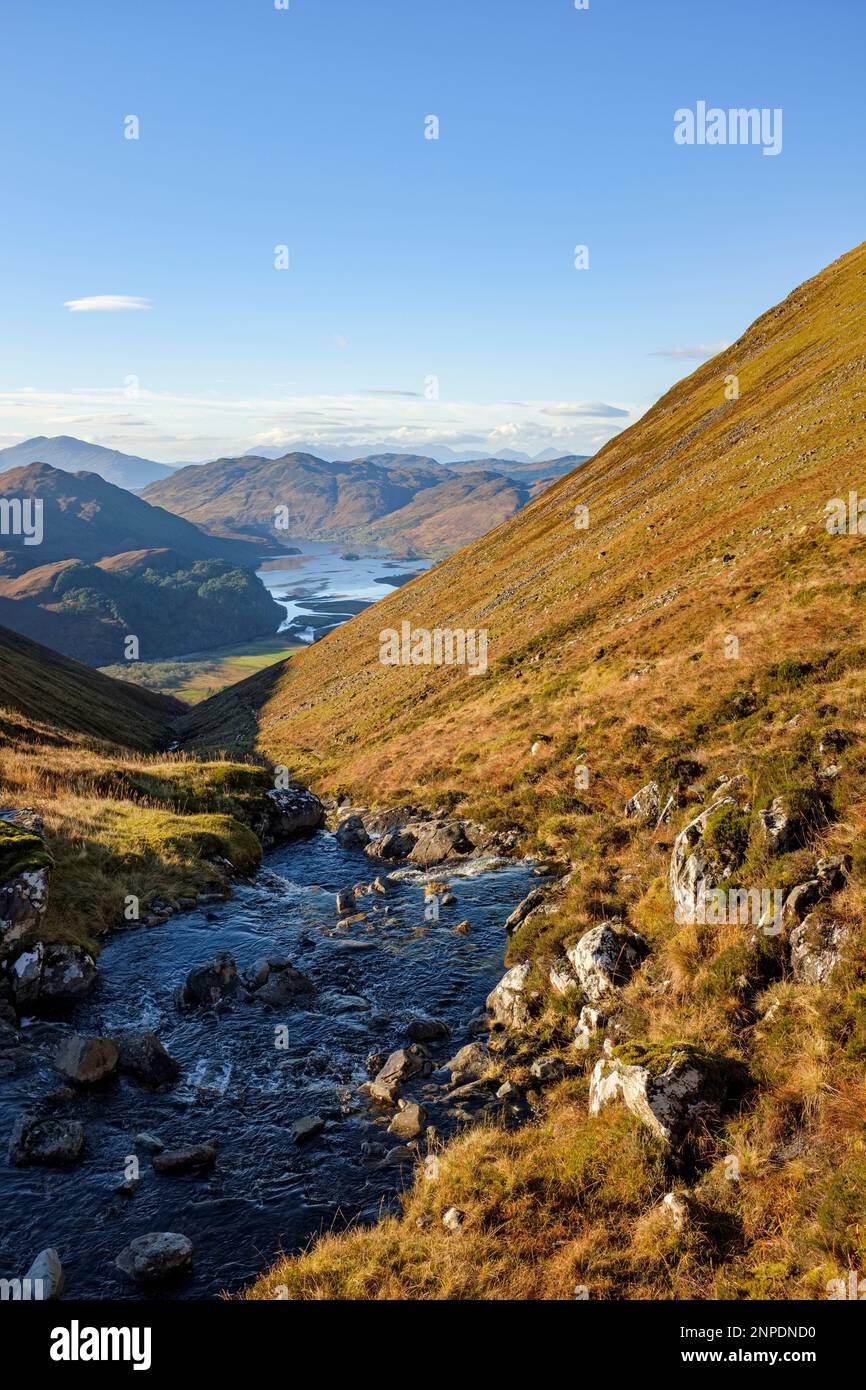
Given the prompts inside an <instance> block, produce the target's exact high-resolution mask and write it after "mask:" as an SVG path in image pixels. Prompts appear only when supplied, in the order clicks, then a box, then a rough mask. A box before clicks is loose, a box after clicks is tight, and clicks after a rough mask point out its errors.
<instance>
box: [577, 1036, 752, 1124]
mask: <svg viewBox="0 0 866 1390" xmlns="http://www.w3.org/2000/svg"><path fill="white" fill-rule="evenodd" d="M606 1046H607V1044H606ZM741 1082H742V1068H741V1067H740V1065H739V1064H737V1063H734V1062H730V1061H729V1060H728V1059H727V1058H717V1057H712V1056H710V1055H709V1054H705V1053H702V1052H701V1051H700V1050H699V1049H697V1048H693V1047H689V1046H686V1045H682V1046H676V1045H674V1046H670V1047H662V1046H658V1047H654V1046H649V1045H648V1046H646V1047H644V1046H641V1045H640V1044H634V1043H632V1044H626V1045H625V1046H624V1047H623V1048H621V1049H617V1050H611V1051H610V1052H609V1053H608V1055H606V1056H604V1057H601V1058H600V1059H599V1061H598V1062H596V1064H595V1067H594V1068H593V1072H592V1077H591V1079H590V1085H589V1110H590V1114H591V1115H598V1114H599V1112H600V1111H601V1110H602V1109H603V1108H604V1107H605V1106H606V1105H609V1104H611V1103H613V1102H617V1103H619V1104H622V1105H625V1106H626V1107H627V1109H629V1110H630V1111H631V1112H632V1114H634V1115H637V1117H638V1119H640V1120H642V1121H643V1123H644V1124H645V1125H646V1126H647V1127H648V1128H649V1129H650V1130H652V1132H653V1134H655V1135H656V1136H657V1137H658V1138H659V1139H662V1140H664V1141H665V1143H668V1144H671V1145H678V1144H680V1143H681V1142H682V1141H683V1140H684V1139H685V1138H686V1137H687V1135H688V1134H689V1132H690V1131H691V1129H692V1128H693V1127H694V1125H695V1124H696V1122H697V1121H698V1120H704V1121H706V1120H710V1119H713V1118H717V1117H718V1114H719V1111H720V1107H721V1105H722V1103H723V1102H724V1100H725V1099H726V1097H727V1093H728V1090H729V1089H730V1090H733V1089H734V1088H735V1087H737V1086H739V1085H740V1084H741Z"/></svg>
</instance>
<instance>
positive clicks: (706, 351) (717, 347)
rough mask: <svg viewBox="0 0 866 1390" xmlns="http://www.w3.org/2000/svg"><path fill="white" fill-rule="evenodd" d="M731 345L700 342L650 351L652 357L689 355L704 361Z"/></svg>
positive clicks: (695, 359) (696, 359)
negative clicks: (693, 344)
mask: <svg viewBox="0 0 866 1390" xmlns="http://www.w3.org/2000/svg"><path fill="white" fill-rule="evenodd" d="M730 346H731V345H730V343H699V344H698V345H697V346H696V347H670V348H657V349H656V351H655V352H651V353H650V357H689V358H692V359H693V360H694V361H698V362H703V361H704V360H705V358H707V357H715V355H716V353H717V352H724V350H725V348H729V347H730Z"/></svg>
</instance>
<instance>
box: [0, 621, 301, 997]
mask: <svg viewBox="0 0 866 1390" xmlns="http://www.w3.org/2000/svg"><path fill="white" fill-rule="evenodd" d="M183 709H184V706H183V705H182V704H181V702H180V701H179V700H175V699H171V698H168V697H166V696H163V695H156V694H153V693H152V692H150V691H148V690H144V689H142V688H141V687H139V686H135V685H129V684H127V683H126V682H125V681H119V680H112V679H111V678H110V677H108V676H106V675H102V674H100V673H99V672H96V671H91V670H89V669H88V668H87V667H86V666H81V665H80V664H79V663H78V662H76V661H70V660H68V659H67V658H66V657H63V656H58V655H57V653H55V652H52V651H48V650H47V649H46V648H45V647H41V646H38V645H37V644H36V643H35V642H30V641H28V640H27V639H26V638H23V637H19V636H18V635H17V634H15V633H13V632H9V631H7V630H6V629H5V628H2V627H0V829H2V831H3V833H2V835H0V839H2V840H3V841H4V845H0V849H3V848H4V846H6V847H8V839H9V833H10V832H9V830H8V829H7V828H6V827H5V822H6V819H7V817H9V816H14V815H16V813H20V812H22V811H24V813H25V814H24V824H25V825H27V826H30V825H31V824H33V823H34V822H35V823H36V825H37V826H38V827H40V829H39V833H40V834H41V833H43V828H44V839H45V848H46V850H47V852H48V855H49V856H50V861H49V862H50V863H51V864H52V866H53V867H52V869H51V882H50V893H49V898H48V910H47V913H46V915H45V917H44V919H43V920H42V921H41V923H39V924H38V935H37V936H35V937H33V939H31V938H30V936H28V937H27V938H26V939H22V940H21V941H18V940H16V941H15V942H14V944H13V945H12V946H11V947H10V946H9V938H8V936H6V935H5V928H6V927H8V922H6V923H5V924H4V934H2V939H0V1002H5V1001H6V999H7V997H8V996H7V994H6V993H4V987H5V984H6V978H5V976H4V974H3V965H4V963H5V962H6V960H7V958H8V957H9V953H10V951H11V953H12V956H14V954H15V953H16V952H18V951H21V950H24V949H29V947H30V946H32V945H33V943H34V941H36V940H38V941H41V942H43V943H52V942H58V941H60V942H67V943H72V944H73V946H74V948H75V950H76V951H77V952H80V951H81V950H85V951H87V952H88V953H89V954H91V955H94V954H96V953H97V951H98V943H99V939H100V937H102V936H103V935H104V934H105V933H107V932H109V931H111V930H113V929H114V928H116V927H119V926H121V925H124V924H128V921H129V918H128V916H127V910H128V907H129V897H128V895H130V894H132V895H134V896H135V897H136V898H137V899H138V901H139V906H140V911H141V916H142V917H143V918H147V917H148V915H149V914H151V913H153V914H155V915H156V916H157V917H159V918H162V917H164V916H167V915H168V914H169V912H170V911H172V910H175V909H176V907H177V904H178V901H179V900H181V899H184V900H189V899H190V898H194V897H196V896H197V895H198V894H201V893H213V892H216V893H217V894H218V895H220V896H222V895H224V894H225V893H226V892H227V891H228V888H227V885H228V883H229V881H230V879H231V877H232V875H233V873H234V869H233V868H232V866H235V869H237V870H239V871H240V872H242V873H248V872H250V871H251V870H252V869H253V868H254V867H255V865H256V863H257V862H258V860H259V858H260V856H261V852H262V850H261V844H260V842H259V840H258V838H257V835H256V834H255V833H254V830H253V828H252V827H256V828H257V829H258V830H259V831H260V830H261V826H262V824H264V823H267V816H268V813H269V810H270V809H271V803H270V802H269V800H268V796H267V793H268V791H269V790H271V789H272V787H273V779H272V777H271V776H270V774H269V773H268V771H267V769H265V768H264V767H262V766H256V765H250V764H247V763H232V762H227V761H225V760H224V759H223V758H218V759H215V760H213V761H207V760H201V759H191V758H188V757H185V756H183V755H177V754H173V753H168V752H164V751H160V750H163V749H165V748H166V745H168V744H169V743H170V741H171V739H172V732H173V731H172V725H173V721H174V720H175V719H176V718H177V715H178V713H179V712H181V711H182V710H183ZM7 866H8V860H7ZM3 886H5V885H3ZM7 901H8V899H7Z"/></svg>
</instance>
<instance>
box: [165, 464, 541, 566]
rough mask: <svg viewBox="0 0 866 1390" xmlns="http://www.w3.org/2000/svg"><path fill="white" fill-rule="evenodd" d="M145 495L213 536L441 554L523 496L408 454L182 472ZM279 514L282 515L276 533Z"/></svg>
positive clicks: (488, 478)
mask: <svg viewBox="0 0 866 1390" xmlns="http://www.w3.org/2000/svg"><path fill="white" fill-rule="evenodd" d="M143 496H144V497H146V498H147V500H148V501H149V502H153V503H156V504H158V505H159V506H161V507H167V508H168V509H169V510H170V511H173V512H177V513H178V515H181V516H184V517H186V518H187V519H188V520H190V521H194V522H196V524H198V525H200V526H205V527H207V528H208V529H209V530H211V531H212V532H213V533H214V534H216V535H225V536H234V535H239V534H243V535H258V536H262V537H267V538H268V539H269V541H272V542H273V541H275V540H278V539H279V538H280V537H282V538H285V536H286V535H287V534H288V535H289V536H295V537H302V538H304V539H308V540H319V541H333V542H336V543H338V544H348V543H354V544H376V545H382V546H387V547H389V548H390V549H392V550H409V549H411V550H414V551H415V552H416V553H418V554H424V555H438V554H445V553H448V552H450V551H452V550H454V549H455V548H457V547H458V546H460V545H463V544H465V542H466V541H467V540H471V539H473V538H474V537H475V536H477V535H480V534H481V533H482V532H484V531H486V530H489V529H490V527H492V526H496V525H498V523H499V522H500V521H502V520H504V519H505V518H506V517H508V516H511V515H513V513H514V512H515V511H516V510H518V508H519V507H521V506H522V505H523V503H524V502H525V501H526V499H527V497H528V496H529V493H528V490H527V489H526V488H524V487H523V486H522V485H521V484H516V483H514V482H513V481H511V480H510V479H508V478H504V477H502V476H501V475H499V474H494V473H490V472H487V473H484V472H479V471H478V470H473V471H472V472H471V473H470V474H468V475H464V476H462V477H460V478H458V477H457V476H456V475H455V474H453V473H451V472H449V471H448V470H447V469H444V468H442V467H440V465H439V464H437V463H435V462H433V460H431V459H427V458H423V457H420V456H417V455H413V454H407V455H397V454H388V455H383V456H380V457H375V456H374V457H371V458H367V459H351V460H348V461H346V462H336V463H327V462H325V460H324V459H320V458H315V457H314V456H313V455H311V454H288V455H286V456H285V457H282V458H279V459H273V460H271V459H266V458H260V457H255V456H249V455H245V456H244V457H243V458H239V459H218V460H217V461H216V462H215V463H208V464H204V465H202V466H201V467H191V468H184V469H180V470H179V471H178V472H177V473H176V474H175V475H174V476H173V477H172V478H170V479H167V480H166V481H165V482H161V483H154V484H152V485H151V486H150V487H148V488H146V489H145V491H144V493H143ZM278 508H284V509H285V511H284V513H283V515H282V517H281V522H280V528H278V529H276V530H275V524H274V523H275V516H276V514H277V509H278Z"/></svg>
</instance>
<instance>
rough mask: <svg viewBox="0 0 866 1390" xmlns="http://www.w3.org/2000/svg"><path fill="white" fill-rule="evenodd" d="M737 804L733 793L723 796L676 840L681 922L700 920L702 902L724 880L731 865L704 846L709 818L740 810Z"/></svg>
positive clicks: (673, 871) (673, 884)
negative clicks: (718, 858) (721, 812)
mask: <svg viewBox="0 0 866 1390" xmlns="http://www.w3.org/2000/svg"><path fill="white" fill-rule="evenodd" d="M736 806H737V803H736V801H735V800H734V799H733V797H730V796H722V797H719V798H718V799H717V800H716V801H714V802H713V803H712V804H711V805H710V806H708V807H707V809H706V810H705V811H702V812H701V813H700V815H699V816H695V818H694V820H692V821H689V823H688V825H686V826H684V827H683V829H682V830H681V831H680V833H679V834H678V835H677V837H676V839H675V840H674V847H673V853H672V854H671V867H670V890H671V897H672V898H673V900H674V910H675V913H676V919H677V921H678V922H686V923H688V922H696V921H697V920H698V917H699V913H700V905H701V904H702V903H703V902H705V901H706V897H707V895H708V894H709V893H710V892H712V890H713V889H714V888H716V887H717V886H718V885H719V883H721V881H722V879H723V877H724V876H725V871H726V868H727V867H728V866H726V865H725V864H722V863H720V862H717V861H716V860H715V858H714V857H713V856H712V855H710V854H709V853H708V852H707V849H706V847H705V845H704V832H705V831H706V828H707V821H708V820H709V818H710V816H712V815H713V814H714V812H716V811H722V810H724V809H725V808H727V807H730V808H731V809H736Z"/></svg>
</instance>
